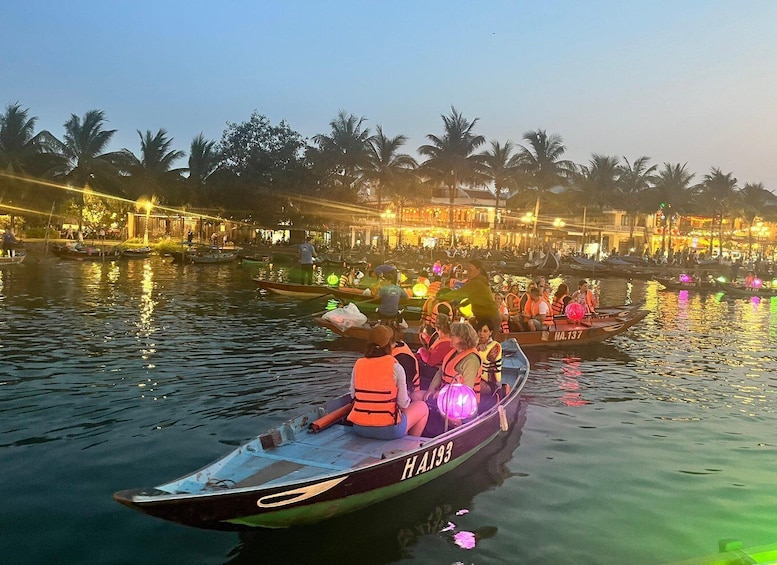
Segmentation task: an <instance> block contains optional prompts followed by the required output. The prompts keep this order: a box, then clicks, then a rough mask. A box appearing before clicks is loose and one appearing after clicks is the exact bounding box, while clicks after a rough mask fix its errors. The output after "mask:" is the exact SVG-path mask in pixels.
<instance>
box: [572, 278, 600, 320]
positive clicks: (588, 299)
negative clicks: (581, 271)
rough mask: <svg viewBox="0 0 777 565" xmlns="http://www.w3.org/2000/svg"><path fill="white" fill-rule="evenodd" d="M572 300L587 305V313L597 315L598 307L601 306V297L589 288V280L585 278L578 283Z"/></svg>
mask: <svg viewBox="0 0 777 565" xmlns="http://www.w3.org/2000/svg"><path fill="white" fill-rule="evenodd" d="M570 302H577V303H578V304H582V305H583V306H585V313H586V314H588V315H596V309H597V308H598V307H599V298H597V296H596V295H595V294H594V293H593V291H592V290H591V289H589V288H588V281H587V280H585V279H581V280H580V282H579V283H577V290H576V291H575V292H574V293H573V294H572V298H571V300H570Z"/></svg>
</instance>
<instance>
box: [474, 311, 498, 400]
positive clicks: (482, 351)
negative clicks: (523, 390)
mask: <svg viewBox="0 0 777 565" xmlns="http://www.w3.org/2000/svg"><path fill="white" fill-rule="evenodd" d="M478 326H479V327H476V328H475V329H476V330H477V332H478V344H477V345H476V346H475V349H477V351H478V355H480V359H481V362H482V365H483V376H482V381H481V385H480V389H481V397H483V396H489V395H493V393H494V392H496V389H497V388H499V383H500V382H501V380H502V346H501V345H500V344H499V343H498V342H496V341H494V338H493V336H494V327H493V324H492V323H491V321H490V320H486V321H485V322H479V323H478Z"/></svg>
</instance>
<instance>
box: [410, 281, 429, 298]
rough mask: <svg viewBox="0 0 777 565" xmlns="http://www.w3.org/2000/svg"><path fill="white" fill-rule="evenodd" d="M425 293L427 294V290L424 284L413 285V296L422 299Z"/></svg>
mask: <svg viewBox="0 0 777 565" xmlns="http://www.w3.org/2000/svg"><path fill="white" fill-rule="evenodd" d="M427 292H429V288H428V287H427V286H426V285H425V284H424V283H415V284H414V285H413V296H417V297H419V298H423V297H424V296H426V293H427Z"/></svg>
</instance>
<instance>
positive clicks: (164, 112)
mask: <svg viewBox="0 0 777 565" xmlns="http://www.w3.org/2000/svg"><path fill="white" fill-rule="evenodd" d="M775 29H777V2H774V1H772V0H764V1H733V0H732V1H727V2H722V1H715V0H698V1H691V0H688V1H683V0H675V1H662V0H652V1H641V0H637V1H626V2H624V1H606V2H605V1H582V0H581V1H555V2H554V1H547V2H542V1H537V0H534V1H527V2H524V1H514V2H507V1H498V0H489V1H485V2H475V1H470V2H458V1H434V0H427V1H424V0H416V1H403V0H394V1H391V2H378V1H362V2H355V1H352V2H346V1H339V2H333V1H324V0H322V1H295V0H286V1H277V2H261V1H229V0H225V1H223V2H218V3H217V2H212V1H210V2H204V1H199V0H188V1H165V0H157V1H155V2H150V1H144V0H140V1H134V2H126V1H118V0H117V1H113V0H102V1H85V0H84V1H79V0H71V1H70V2H61V1H51V0H50V1H43V0H5V1H4V2H3V10H2V16H1V17H0V53H2V56H1V57H0V104H2V105H3V106H5V105H7V104H9V103H12V102H17V101H18V102H19V103H21V105H22V106H23V107H26V108H29V110H30V113H31V114H32V115H34V116H37V117H38V128H39V129H49V130H51V131H52V133H54V134H55V135H57V136H61V135H62V132H63V128H62V124H63V123H64V122H65V121H66V120H67V119H68V117H69V116H70V114H71V113H75V114H77V115H79V116H80V115H83V114H84V113H85V112H86V111H87V110H90V109H100V110H103V111H104V112H105V114H106V117H107V118H108V120H109V124H108V125H109V127H110V128H113V129H117V130H118V131H117V133H116V136H115V137H114V142H113V144H112V146H111V149H119V148H122V147H126V148H128V149H130V150H131V151H133V152H134V153H136V154H139V151H140V141H139V136H138V134H137V132H136V130H141V131H143V132H145V131H146V130H151V131H152V132H154V133H156V131H157V130H158V129H159V128H164V129H166V130H167V131H168V132H169V135H170V136H171V137H173V138H174V146H175V148H176V149H181V150H184V151H186V150H188V147H189V144H190V142H191V140H192V138H193V137H194V136H195V135H197V134H198V133H200V132H203V133H204V134H205V136H206V137H208V138H210V139H215V140H218V139H220V137H221V134H222V132H223V130H224V128H225V126H226V123H227V122H242V121H245V120H248V119H249V117H250V115H251V112H252V111H254V110H257V111H258V112H259V113H261V114H264V115H266V116H268V117H269V118H270V120H271V121H272V122H273V123H277V122H278V121H280V120H281V119H285V120H286V121H287V122H288V123H289V125H290V126H291V127H292V128H293V129H295V130H297V131H298V132H300V133H301V134H302V135H303V136H305V137H311V136H313V135H315V134H317V133H327V132H328V131H329V122H330V121H331V120H332V119H333V118H334V117H335V116H336V115H337V112H338V111H339V110H340V109H344V110H346V111H347V112H350V113H353V114H355V115H358V116H364V117H365V118H367V122H366V125H367V126H368V127H370V128H371V129H373V130H374V127H375V126H376V125H382V127H383V129H384V131H385V132H386V133H387V134H388V135H392V136H393V135H398V134H404V135H406V136H407V137H408V138H409V141H408V145H407V152H408V153H411V154H413V155H414V156H415V149H416V148H417V147H418V146H419V145H421V144H423V143H425V142H426V135H427V134H430V133H432V134H440V133H441V132H442V119H441V117H440V116H441V115H442V114H447V113H449V111H450V108H451V106H455V107H456V108H457V109H458V110H459V111H461V112H462V113H463V114H464V116H466V117H467V118H469V119H474V118H479V121H478V124H477V126H476V132H477V133H480V134H482V135H484V136H485V137H486V139H488V140H489V141H490V140H498V141H501V142H504V141H505V140H507V139H511V140H513V141H514V142H516V143H521V140H522V137H523V134H524V133H525V132H526V131H529V130H534V129H545V130H547V131H548V133H556V134H559V135H561V136H562V137H563V139H564V141H565V144H566V146H567V148H568V149H567V155H566V156H567V157H568V158H569V159H572V160H574V161H576V162H578V163H585V162H587V161H588V159H589V158H590V157H591V154H592V153H600V154H611V155H622V156H625V157H627V158H628V159H629V160H632V161H633V160H634V159H636V158H637V157H639V156H641V155H647V156H650V157H652V159H653V162H656V163H662V162H670V163H677V162H680V163H685V162H687V163H688V168H689V170H691V171H693V172H695V173H697V175H698V177H697V178H699V179H700V177H701V176H703V175H704V174H705V173H707V172H709V169H710V168H711V167H713V166H715V167H720V168H721V169H722V170H723V171H724V172H733V174H734V176H735V177H736V178H737V179H739V183H740V185H742V184H744V183H745V182H763V183H764V184H765V185H766V187H767V188H769V189H771V190H776V189H777V165H775V162H777V161H776V160H775V156H774V153H775V150H777V143H776V141H777V133H776V132H777V109H776V108H777V39H775V38H776V37H777V34H775V31H774V30H775ZM178 165H179V166H184V165H185V163H184V162H183V161H181V162H179V163H178Z"/></svg>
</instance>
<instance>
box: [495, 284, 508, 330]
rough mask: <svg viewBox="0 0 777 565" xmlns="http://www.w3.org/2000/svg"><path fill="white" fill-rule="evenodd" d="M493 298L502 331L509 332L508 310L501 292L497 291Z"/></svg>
mask: <svg viewBox="0 0 777 565" xmlns="http://www.w3.org/2000/svg"><path fill="white" fill-rule="evenodd" d="M494 300H496V309H497V310H498V311H499V319H500V322H501V324H500V325H501V328H502V333H503V334H506V333H510V311H509V310H508V309H507V304H506V303H505V297H504V295H503V294H502V293H501V292H497V293H496V294H494Z"/></svg>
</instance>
